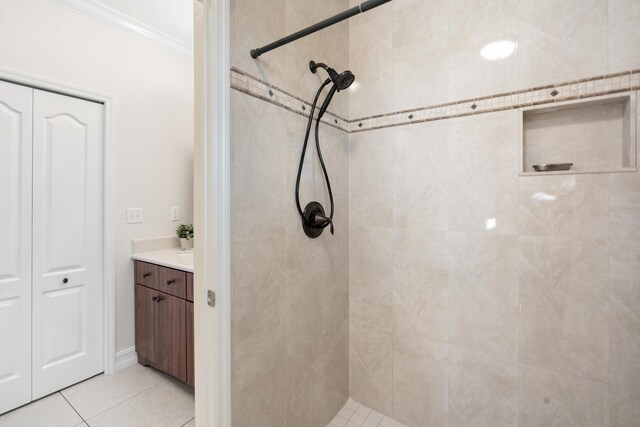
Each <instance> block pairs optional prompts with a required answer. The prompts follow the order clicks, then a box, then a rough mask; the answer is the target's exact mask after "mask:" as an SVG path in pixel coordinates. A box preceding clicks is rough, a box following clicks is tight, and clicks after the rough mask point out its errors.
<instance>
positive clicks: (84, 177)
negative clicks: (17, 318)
mask: <svg viewBox="0 0 640 427" xmlns="http://www.w3.org/2000/svg"><path fill="white" fill-rule="evenodd" d="M103 135H104V130H103V106H102V105H101V104H97V103H95V102H90V101H83V100H80V99H77V98H73V97H69V96H64V95H59V94H55V93H50V92H44V91H40V90H34V95H33V288H32V289H33V295H32V307H33V320H32V322H33V323H32V331H33V338H32V340H33V341H32V345H33V358H32V363H33V370H32V387H33V391H32V393H33V396H32V397H33V398H34V399H37V398H40V397H42V396H46V395H48V394H50V393H52V392H54V391H57V390H60V389H62V388H64V387H67V386H69V385H71V384H75V383H77V382H79V381H82V380H84V379H87V378H89V377H91V376H94V375H96V374H99V373H101V372H102V371H103V367H104V337H103V334H104V315H103V310H104V271H103V267H104V266H103V236H104V229H103V163H104V162H103V160H104V159H103V151H104V150H103V148H104V147H103V145H104V144H103Z"/></svg>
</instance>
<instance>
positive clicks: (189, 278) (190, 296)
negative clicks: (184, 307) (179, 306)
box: [187, 273, 193, 302]
mask: <svg viewBox="0 0 640 427" xmlns="http://www.w3.org/2000/svg"><path fill="white" fill-rule="evenodd" d="M187 301H191V302H193V273H187Z"/></svg>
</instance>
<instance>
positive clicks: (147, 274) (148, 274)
mask: <svg viewBox="0 0 640 427" xmlns="http://www.w3.org/2000/svg"><path fill="white" fill-rule="evenodd" d="M149 276H151V273H144V274H143V275H142V278H143V279H146V278H147V277H149Z"/></svg>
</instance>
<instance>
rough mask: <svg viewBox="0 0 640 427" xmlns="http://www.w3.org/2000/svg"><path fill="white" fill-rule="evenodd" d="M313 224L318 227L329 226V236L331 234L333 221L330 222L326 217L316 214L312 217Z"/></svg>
mask: <svg viewBox="0 0 640 427" xmlns="http://www.w3.org/2000/svg"><path fill="white" fill-rule="evenodd" d="M313 222H314V224H315V225H317V226H318V227H323V228H324V227H326V226H327V225H328V226H329V231H331V234H333V221H332V220H331V218H327V217H326V216H324V215H322V214H320V213H317V214H316V215H315V216H314V217H313Z"/></svg>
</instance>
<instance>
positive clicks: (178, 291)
mask: <svg viewBox="0 0 640 427" xmlns="http://www.w3.org/2000/svg"><path fill="white" fill-rule="evenodd" d="M158 269H159V270H160V274H159V276H160V280H159V281H158V284H157V286H156V287H155V288H154V289H157V290H159V291H162V292H166V293H168V294H171V295H175V296H177V297H178V298H182V299H184V298H185V296H186V295H187V273H185V272H184V271H180V270H174V269H173V268H167V267H160V266H158Z"/></svg>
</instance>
